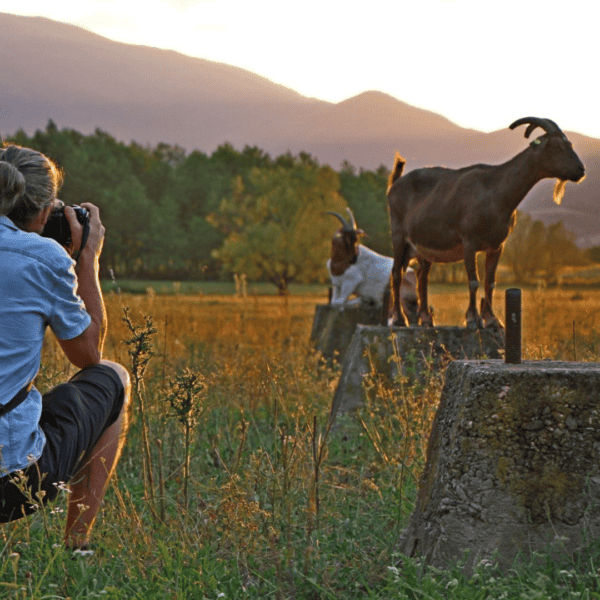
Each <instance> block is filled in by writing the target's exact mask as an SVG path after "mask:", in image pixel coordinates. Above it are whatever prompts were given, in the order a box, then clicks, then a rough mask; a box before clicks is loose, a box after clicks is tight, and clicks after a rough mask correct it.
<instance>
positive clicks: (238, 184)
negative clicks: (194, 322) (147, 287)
mask: <svg viewBox="0 0 600 600" xmlns="http://www.w3.org/2000/svg"><path fill="white" fill-rule="evenodd" d="M7 143H15V144H18V145H21V146H28V147H31V148H35V149H37V150H39V151H41V152H43V153H44V154H46V155H47V156H49V157H50V158H52V159H53V160H54V161H55V162H56V163H57V164H58V165H59V166H60V167H61V169H62V170H63V172H64V184H63V187H62V189H61V192H60V197H61V199H62V200H63V201H64V202H65V203H67V204H80V203H81V202H91V203H93V204H95V205H97V206H98V207H99V208H100V211H101V217H102V220H103V223H104V225H105V226H106V230H107V235H106V240H105V245H104V254H103V261H102V273H101V275H102V277H103V278H108V277H113V278H115V277H118V278H129V279H155V280H156V279H164V280H176V281H215V280H223V279H225V280H231V279H232V277H233V274H235V273H238V274H245V275H246V277H247V278H248V280H249V281H255V282H271V283H273V284H274V285H275V286H276V287H277V290H278V291H279V293H285V292H286V291H287V289H288V285H289V284H290V283H292V282H293V283H313V282H325V281H326V280H327V271H326V268H325V261H326V260H327V256H328V252H329V244H330V240H331V235H332V233H333V232H334V231H335V230H336V229H337V227H338V226H339V222H338V221H337V219H335V218H334V217H332V216H329V215H325V214H324V213H325V212H326V211H336V212H340V213H345V208H346V207H347V206H348V207H350V208H351V209H352V211H353V213H354V216H355V218H356V221H357V223H358V226H359V227H360V228H361V229H363V230H364V231H365V232H366V234H367V235H366V237H365V238H364V239H363V243H365V244H366V245H367V246H369V247H370V248H372V249H373V250H375V251H377V252H379V253H381V254H386V255H388V256H389V255H391V253H392V248H391V240H390V232H389V218H388V214H387V201H386V194H385V190H386V186H387V178H388V175H389V170H388V168H387V167H386V166H384V165H381V166H380V167H379V168H378V169H377V170H375V171H369V170H365V169H360V168H356V167H354V166H353V165H352V164H350V163H349V162H347V161H345V162H344V163H343V164H342V165H341V166H340V169H339V170H338V171H336V170H334V169H333V168H332V167H330V166H328V165H321V164H319V162H318V160H317V159H316V158H315V157H313V156H311V155H310V154H308V153H305V152H300V153H299V154H298V155H292V154H291V153H290V152H287V153H286V154H282V155H280V156H277V157H271V156H270V155H269V154H268V153H266V152H264V151H263V150H261V149H260V148H258V147H256V146H252V147H250V146H246V147H244V148H243V150H241V151H239V150H237V149H235V148H234V147H233V146H232V145H231V144H229V143H224V144H222V145H221V146H219V147H218V148H217V149H216V150H215V151H214V152H213V153H212V154H211V155H207V154H205V153H203V152H200V151H198V150H194V151H192V152H189V153H187V152H186V151H185V150H184V149H183V148H181V147H179V146H177V145H170V144H166V143H160V144H158V145H157V146H155V147H150V146H142V145H140V144H138V143H136V142H131V143H129V144H125V143H123V142H120V141H118V140H116V139H115V138H114V137H112V136H111V135H110V134H109V133H107V132H105V131H102V130H100V129H96V130H95V132H94V133H93V134H89V135H84V134H82V133H80V132H78V131H75V130H73V129H68V128H64V129H61V130H59V129H58V127H57V126H56V124H55V123H54V122H53V121H52V120H50V121H48V124H47V126H46V129H45V130H39V129H38V130H37V131H36V132H35V133H34V134H33V135H32V136H28V135H27V134H26V132H25V131H23V130H19V131H17V132H16V133H15V134H14V135H12V136H10V137H8V138H6V139H5V144H7ZM598 261H600V248H592V249H590V250H580V249H579V248H578V247H577V246H576V244H575V235H574V234H573V233H572V232H569V231H568V230H566V229H565V227H564V226H563V225H562V223H557V224H555V225H550V226H546V225H544V223H542V222H541V221H534V220H532V219H531V217H529V216H528V215H525V214H520V215H519V217H518V219H517V225H516V227H515V230H514V231H513V232H512V233H511V235H510V236H509V239H508V242H507V244H506V247H505V252H504V255H503V258H502V262H501V274H502V272H504V273H506V274H507V276H508V277H509V279H510V280H511V281H514V282H519V283H524V282H531V281H537V282H539V281H543V282H544V284H548V285H553V284H555V283H556V282H557V281H558V279H559V276H560V273H561V271H562V270H564V268H565V267H573V266H584V265H587V264H593V263H596V262H598ZM463 270H464V269H463V266H462V264H461V263H457V264H451V265H434V268H433V269H432V274H431V280H432V281H437V282H451V283H459V282H462V281H464V273H463Z"/></svg>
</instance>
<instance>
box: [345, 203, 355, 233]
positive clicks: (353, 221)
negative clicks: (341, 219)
mask: <svg viewBox="0 0 600 600" xmlns="http://www.w3.org/2000/svg"><path fill="white" fill-rule="evenodd" d="M346 212H347V213H348V216H349V217H350V225H352V229H356V220H355V219H354V215H353V214H352V211H351V210H350V208H346Z"/></svg>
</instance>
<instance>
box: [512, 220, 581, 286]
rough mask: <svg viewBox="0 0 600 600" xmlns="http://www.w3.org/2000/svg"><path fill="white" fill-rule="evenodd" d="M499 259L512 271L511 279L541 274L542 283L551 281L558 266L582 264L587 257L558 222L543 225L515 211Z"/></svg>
mask: <svg viewBox="0 0 600 600" xmlns="http://www.w3.org/2000/svg"><path fill="white" fill-rule="evenodd" d="M502 261H503V263H505V264H507V265H508V266H509V268H510V269H511V271H512V272H513V275H514V278H515V281H529V280H532V279H534V278H535V277H536V276H539V275H541V276H542V277H543V278H544V279H545V281H546V283H548V284H554V283H556V282H557V280H558V275H559V273H560V271H561V269H563V268H564V267H566V266H577V265H583V264H585V263H586V261H587V257H586V256H585V254H584V253H583V252H582V251H581V250H579V248H578V247H577V245H576V244H575V235H574V234H573V233H571V232H570V231H568V230H567V229H566V228H565V226H564V225H563V223H562V222H561V221H559V222H558V223H555V224H553V225H550V226H548V227H546V226H545V225H544V224H543V223H542V222H541V221H538V220H533V219H532V218H531V216H530V215H526V214H523V213H517V223H516V226H515V228H514V230H513V231H512V232H511V234H510V235H509V236H508V239H507V241H506V244H505V246H504V252H503V254H502Z"/></svg>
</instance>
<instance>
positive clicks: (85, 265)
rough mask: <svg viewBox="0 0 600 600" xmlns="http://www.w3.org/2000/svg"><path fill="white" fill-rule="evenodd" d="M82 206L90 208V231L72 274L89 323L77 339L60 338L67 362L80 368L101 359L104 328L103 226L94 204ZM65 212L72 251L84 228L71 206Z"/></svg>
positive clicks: (78, 242)
mask: <svg viewBox="0 0 600 600" xmlns="http://www.w3.org/2000/svg"><path fill="white" fill-rule="evenodd" d="M81 206H83V207H84V208H87V209H88V210H89V211H90V232H89V235H88V239H87V243H86V244H85V247H84V248H83V250H82V251H81V255H80V256H79V260H78V261H77V265H76V266H75V273H76V274H77V293H78V294H79V296H81V299H82V300H83V303H84V304H85V308H86V310H87V312H88V314H89V315H90V317H91V318H92V322H91V323H90V325H89V327H88V328H87V329H86V330H85V331H84V332H83V333H81V334H80V335H78V336H77V337H76V338H73V339H72V340H59V341H60V345H61V347H62V349H63V350H64V352H65V354H66V356H67V358H68V359H69V361H70V362H72V363H73V364H74V365H75V366H76V367H79V368H83V367H86V366H88V365H92V364H96V363H98V362H99V361H100V360H101V359H102V348H103V346H104V338H105V336H106V328H107V320H106V310H105V308H104V301H103V299H102V291H101V289H100V281H99V279H98V271H99V268H100V264H99V263H100V254H101V253H102V245H103V243H104V231H105V230H104V225H102V223H101V221H100V211H99V210H98V207H97V206H94V205H93V204H90V203H89V202H86V203H84V204H82V205H81ZM65 215H66V217H67V220H68V221H69V226H70V227H71V238H72V239H73V250H74V252H78V251H79V247H80V246H81V234H82V231H83V227H82V226H81V224H80V223H79V221H78V220H77V215H76V214H75V211H74V210H73V209H72V208H71V207H70V206H66V207H65Z"/></svg>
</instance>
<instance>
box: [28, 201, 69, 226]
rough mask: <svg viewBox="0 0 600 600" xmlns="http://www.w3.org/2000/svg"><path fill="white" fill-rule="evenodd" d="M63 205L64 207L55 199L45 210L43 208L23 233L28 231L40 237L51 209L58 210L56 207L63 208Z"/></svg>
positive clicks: (61, 202) (62, 203)
mask: <svg viewBox="0 0 600 600" xmlns="http://www.w3.org/2000/svg"><path fill="white" fill-rule="evenodd" d="M64 205H65V203H64V202H63V201H62V200H59V199H58V198H55V199H54V202H53V203H52V204H50V205H49V206H47V207H46V208H43V209H42V210H41V211H40V212H39V213H38V215H37V216H36V217H35V219H33V220H32V221H31V223H29V225H27V227H25V228H24V229H25V231H30V232H32V233H39V234H40V235H41V233H42V231H44V227H45V225H46V221H47V220H48V217H49V216H50V212H51V211H52V209H53V208H58V207H60V206H64Z"/></svg>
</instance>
